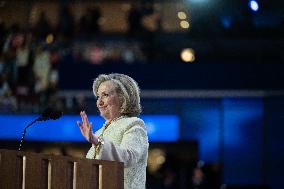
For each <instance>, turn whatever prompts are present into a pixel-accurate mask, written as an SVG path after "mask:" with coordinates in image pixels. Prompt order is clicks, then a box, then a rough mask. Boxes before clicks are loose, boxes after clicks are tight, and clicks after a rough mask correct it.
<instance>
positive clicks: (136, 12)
mask: <svg viewBox="0 0 284 189" xmlns="http://www.w3.org/2000/svg"><path fill="white" fill-rule="evenodd" d="M145 10H146V9H145ZM145 10H144V9H143V10H142V9H141V7H138V6H133V7H132V8H131V9H130V10H129V15H128V17H127V19H128V32H127V34H124V35H126V36H127V39H126V40H122V38H120V39H119V40H118V41H117V40H115V39H114V40H113V39H112V40H101V39H102V38H104V35H102V32H101V29H100V26H99V19H100V17H101V12H100V8H99V7H93V8H89V9H88V11H87V12H86V14H85V15H84V16H82V17H81V18H80V20H79V22H75V21H74V17H73V15H72V13H71V12H70V9H69V7H68V6H62V7H61V10H60V17H59V21H58V23H57V25H56V26H55V27H53V26H52V25H51V24H50V21H49V20H48V18H47V16H46V14H45V13H44V12H42V13H41V14H40V16H39V18H38V19H37V22H36V23H35V24H34V25H33V26H28V25H27V26H25V27H21V26H20V25H18V24H13V25H11V26H10V27H6V25H5V23H4V22H0V112H38V111H41V107H44V106H45V105H47V104H50V103H54V102H58V100H60V99H58V98H59V97H58V96H57V95H56V92H57V91H58V80H59V70H58V68H59V65H60V64H61V63H62V62H64V61H65V62H66V60H68V61H70V56H71V57H72V58H71V60H72V62H80V63H82V62H83V63H84V62H87V63H91V64H106V63H117V62H119V63H121V62H122V63H128V64H131V63H133V62H143V61H145V54H144V52H143V50H142V48H143V46H144V44H143V43H141V41H143V39H145V37H147V36H150V34H151V32H150V31H148V30H146V29H145V28H144V27H143V25H142V17H143V16H144V15H146V14H152V13H153V12H151V11H150V12H149V11H148V12H145ZM147 10H148V9H147ZM108 38H109V37H108ZM137 39H139V41H137ZM66 57H68V58H66ZM68 63H69V62H68ZM63 101H64V102H63V104H64V105H62V106H68V104H70V103H68V102H65V101H66V100H63ZM73 101H75V102H73ZM81 101H82V98H81V97H78V99H75V100H74V99H73V100H72V103H71V104H72V106H74V104H80V103H82V102H81ZM55 104H57V105H58V103H55Z"/></svg>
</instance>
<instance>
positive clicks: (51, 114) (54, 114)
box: [36, 108, 63, 121]
mask: <svg viewBox="0 0 284 189" xmlns="http://www.w3.org/2000/svg"><path fill="white" fill-rule="evenodd" d="M62 114H63V113H62V112H61V111H58V110H54V109H52V108H47V109H45V110H44V111H43V113H42V114H41V116H40V117H39V118H37V119H36V120H37V121H46V120H50V119H53V120H56V119H59V118H60V117H61V116H62Z"/></svg>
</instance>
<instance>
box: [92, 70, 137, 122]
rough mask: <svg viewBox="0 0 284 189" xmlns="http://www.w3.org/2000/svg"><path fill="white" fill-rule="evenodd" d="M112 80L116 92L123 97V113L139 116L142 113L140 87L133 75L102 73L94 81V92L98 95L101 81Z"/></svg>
mask: <svg viewBox="0 0 284 189" xmlns="http://www.w3.org/2000/svg"><path fill="white" fill-rule="evenodd" d="M105 81H112V82H113V84H114V85H115V89H116V92H117V94H118V96H119V98H120V99H121V104H122V105H121V114H122V115H126V116H129V117H135V116H138V115H139V114H140V113H141V105H140V89H139V87H138V84H137V82H136V81H135V80H134V79H132V78H131V77H129V76H127V75H124V74H119V73H112V74H108V75H107V74H100V75H99V76H98V77H97V78H96V79H95V80H94V83H93V93H94V95H95V96H96V97H97V92H98V88H99V86H100V84H101V83H103V82H105Z"/></svg>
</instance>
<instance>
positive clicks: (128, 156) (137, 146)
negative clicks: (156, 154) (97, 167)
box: [99, 125, 149, 167]
mask: <svg viewBox="0 0 284 189" xmlns="http://www.w3.org/2000/svg"><path fill="white" fill-rule="evenodd" d="M148 146H149V144H148V137H147V133H146V129H145V128H144V127H142V126H139V125H135V126H133V127H131V128H130V129H129V130H127V131H126V132H125V133H124V135H123V138H122V142H121V144H120V145H116V144H114V143H113V142H111V141H109V140H104V145H103V146H102V149H101V151H100V158H99V159H102V160H110V161H119V162H123V163H124V167H130V166H132V165H133V164H135V163H137V162H138V161H139V160H140V159H141V158H142V157H143V155H145V153H147V151H148Z"/></svg>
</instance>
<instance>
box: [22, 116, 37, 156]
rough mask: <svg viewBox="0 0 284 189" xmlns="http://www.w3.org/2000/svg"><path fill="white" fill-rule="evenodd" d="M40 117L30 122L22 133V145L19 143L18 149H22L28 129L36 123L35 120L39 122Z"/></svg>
mask: <svg viewBox="0 0 284 189" xmlns="http://www.w3.org/2000/svg"><path fill="white" fill-rule="evenodd" d="M37 121H38V119H35V120H34V121H33V122H31V123H30V124H28V125H27V126H26V127H25V129H24V131H23V134H22V139H21V142H20V145H19V149H18V151H21V149H22V147H23V144H24V141H25V135H26V131H27V128H29V127H30V126H31V125H32V124H34V123H35V122H37Z"/></svg>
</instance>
